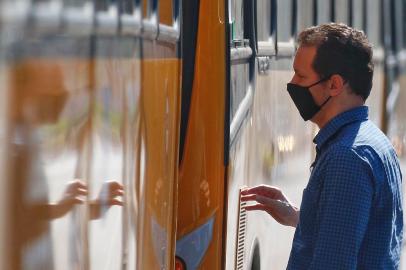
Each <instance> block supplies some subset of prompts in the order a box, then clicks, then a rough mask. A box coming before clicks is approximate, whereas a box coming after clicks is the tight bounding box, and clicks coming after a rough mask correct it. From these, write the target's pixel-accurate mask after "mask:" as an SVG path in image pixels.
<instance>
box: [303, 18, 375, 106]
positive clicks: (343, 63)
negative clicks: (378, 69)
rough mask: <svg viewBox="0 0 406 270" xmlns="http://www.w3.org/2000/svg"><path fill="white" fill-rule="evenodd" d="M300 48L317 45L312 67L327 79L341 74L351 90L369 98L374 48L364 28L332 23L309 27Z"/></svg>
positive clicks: (304, 33) (304, 32) (364, 98)
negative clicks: (358, 28)
mask: <svg viewBox="0 0 406 270" xmlns="http://www.w3.org/2000/svg"><path fill="white" fill-rule="evenodd" d="M298 43H299V47H315V48H316V55H315V57H314V60H313V63H312V67H313V69H314V71H315V72H316V73H317V74H318V75H319V76H320V78H325V77H328V76H331V75H334V74H337V75H340V76H341V77H342V78H343V79H344V81H346V82H348V84H349V86H350V89H351V90H352V92H353V93H354V94H357V95H359V96H361V97H362V98H363V100H364V101H365V100H366V99H367V98H368V96H369V94H370V92H371V88H372V75H373V70H374V66H373V63H372V48H371V44H370V43H369V42H368V40H367V37H366V36H365V34H364V33H363V32H362V31H358V30H355V29H353V28H351V27H349V26H347V25H345V24H338V23H329V24H322V25H319V26H314V27H310V28H307V29H305V30H304V31H302V32H301V33H300V34H299V37H298Z"/></svg>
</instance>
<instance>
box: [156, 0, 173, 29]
mask: <svg viewBox="0 0 406 270" xmlns="http://www.w3.org/2000/svg"><path fill="white" fill-rule="evenodd" d="M173 1H174V0H161V1H159V22H160V23H162V24H166V25H172V16H173V15H172V14H173Z"/></svg>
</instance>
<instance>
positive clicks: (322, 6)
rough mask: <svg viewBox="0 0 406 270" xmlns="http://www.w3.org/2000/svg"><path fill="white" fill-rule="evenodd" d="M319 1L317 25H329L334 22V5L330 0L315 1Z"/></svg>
mask: <svg viewBox="0 0 406 270" xmlns="http://www.w3.org/2000/svg"><path fill="white" fill-rule="evenodd" d="M315 1H317V4H316V5H317V7H316V12H317V15H316V16H317V24H322V23H328V22H331V21H332V17H333V16H332V15H333V14H332V13H333V12H332V10H333V8H332V5H331V1H330V0H315Z"/></svg>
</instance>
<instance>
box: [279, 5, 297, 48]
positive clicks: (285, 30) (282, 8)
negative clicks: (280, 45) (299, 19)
mask: <svg viewBox="0 0 406 270" xmlns="http://www.w3.org/2000/svg"><path fill="white" fill-rule="evenodd" d="M292 11H293V10H292V1H291V0H278V16H277V17H278V23H277V28H278V32H277V35H278V36H277V39H278V42H287V41H289V40H291V39H292V18H293V16H292V15H293V14H292V13H293V12H292Z"/></svg>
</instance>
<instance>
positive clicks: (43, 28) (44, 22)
mask: <svg viewBox="0 0 406 270" xmlns="http://www.w3.org/2000/svg"><path fill="white" fill-rule="evenodd" d="M31 9H32V10H31V16H32V19H33V29H35V30H34V31H35V32H38V33H56V32H57V31H58V30H59V29H60V26H61V15H62V0H33V1H32V7H31Z"/></svg>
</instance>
